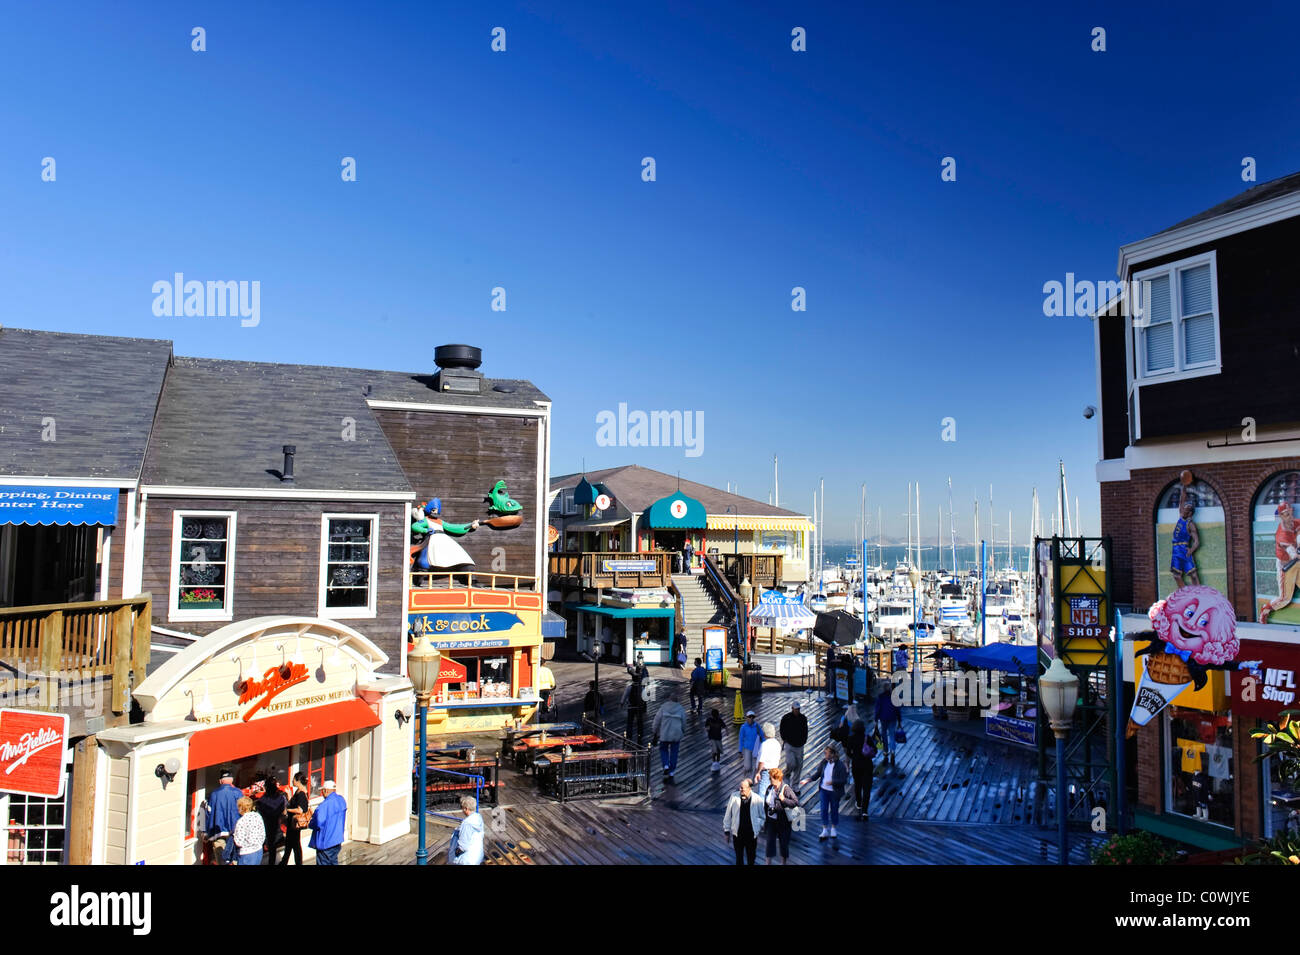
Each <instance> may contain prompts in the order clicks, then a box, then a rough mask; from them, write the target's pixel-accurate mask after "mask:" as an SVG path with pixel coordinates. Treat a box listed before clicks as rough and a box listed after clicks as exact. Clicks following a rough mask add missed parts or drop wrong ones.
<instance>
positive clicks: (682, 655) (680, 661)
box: [673, 633, 686, 670]
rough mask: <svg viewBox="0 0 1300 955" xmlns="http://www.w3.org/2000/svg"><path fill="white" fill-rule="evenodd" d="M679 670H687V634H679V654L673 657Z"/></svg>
mask: <svg viewBox="0 0 1300 955" xmlns="http://www.w3.org/2000/svg"><path fill="white" fill-rule="evenodd" d="M673 659H674V662H675V663H676V665H677V669H679V670H685V669H686V634H684V633H679V634H677V652H676V654H675V655H674V657H673Z"/></svg>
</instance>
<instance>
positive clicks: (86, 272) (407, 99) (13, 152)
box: [0, 3, 1300, 541]
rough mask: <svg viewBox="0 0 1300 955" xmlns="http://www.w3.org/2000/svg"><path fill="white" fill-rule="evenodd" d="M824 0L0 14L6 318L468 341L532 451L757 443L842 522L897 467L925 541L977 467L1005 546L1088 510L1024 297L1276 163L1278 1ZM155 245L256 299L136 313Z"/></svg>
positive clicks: (268, 347)
mask: <svg viewBox="0 0 1300 955" xmlns="http://www.w3.org/2000/svg"><path fill="white" fill-rule="evenodd" d="M548 6H553V7H555V8H556V9H548ZM844 6H847V5H840V4H824V5H820V6H819V7H817V8H816V9H813V10H809V9H808V8H807V7H806V6H805V5H803V4H789V5H768V4H753V3H744V4H742V3H726V4H714V5H710V6H709V7H707V8H705V7H704V6H703V5H699V4H694V3H682V4H662V5H659V4H654V5H635V4H577V3H574V4H555V5H540V4H539V5H529V4H505V3H484V4H467V5H459V6H458V8H455V9H452V8H451V7H452V5H432V4H428V5H426V4H393V5H386V4H375V5H353V4H346V5H345V4H331V3H314V4H310V5H308V4H294V5H268V4H211V5H208V4H189V3H173V4H163V3H157V4H147V3H140V4H130V5H113V6H111V7H110V6H108V5H79V4H70V5H67V6H66V7H64V8H61V10H60V13H59V14H58V16H54V17H52V16H51V15H50V12H49V11H48V10H47V9H45V8H42V7H40V6H39V5H36V6H32V5H27V6H11V7H10V8H9V10H8V11H7V12H6V14H5V23H4V29H3V30H2V31H0V79H3V83H2V84H0V105H2V106H3V109H2V110H0V115H3V116H4V117H5V130H4V136H3V140H2V143H3V145H0V214H2V215H3V221H4V225H3V227H0V280H2V281H3V283H4V287H5V290H6V307H5V309H4V311H3V317H2V318H0V321H2V322H3V323H4V324H6V325H11V326H18V327H30V328H46V329H55V330H63V331H78V332H88V333H96V334H118V335H132V336H141V337H157V338H170V339H172V340H174V341H175V347H176V351H177V353H178V354H184V355H200V356H211V357H223V358H242V359H257V360H275V361H288V362H304V363H320V364H342V365H360V366H373V367H383V368H398V369H410V370H424V369H429V368H431V367H432V353H433V348H434V346H435V345H438V344H441V343H444V342H455V341H466V342H469V343H472V344H478V345H480V346H481V347H482V348H483V350H484V371H485V372H486V373H487V374H489V375H493V376H500V377H524V378H529V379H531V380H532V381H534V382H535V383H536V384H537V385H538V386H539V387H541V388H542V389H543V390H544V391H546V392H547V393H548V394H549V395H550V396H551V397H552V398H553V399H554V402H555V405H554V424H555V437H554V444H553V457H552V463H553V468H554V470H555V472H556V473H560V472H565V471H571V470H577V469H578V468H579V467H580V465H581V464H582V462H584V461H585V464H586V467H587V468H588V469H596V468H599V467H605V466H611V465H616V464H622V463H640V464H644V465H646V466H649V467H656V468H660V469H662V470H666V471H677V470H680V471H681V472H682V475H683V477H689V478H692V479H695V480H699V481H703V482H706V483H710V484H716V485H718V486H725V485H726V484H727V483H728V482H732V483H734V484H737V485H738V487H739V490H740V492H741V493H745V494H748V495H750V496H753V497H757V498H760V499H764V500H765V499H767V496H768V494H769V492H770V490H771V472H772V456H773V454H777V455H779V456H780V459H781V491H782V493H781V503H782V504H783V505H787V506H792V507H795V508H797V509H799V510H808V509H810V508H811V506H812V495H813V490H814V488H815V487H816V483H817V480H818V479H819V478H822V477H824V478H825V479H826V488H827V501H828V504H827V517H828V533H829V536H831V537H840V536H842V537H848V536H850V535H851V533H852V531H853V519H854V517H855V515H856V513H857V508H858V501H859V487H860V485H861V484H862V483H863V482H865V483H866V484H867V486H868V498H869V509H870V510H871V512H872V515H873V517H872V526H871V527H870V528H869V530H870V532H871V533H872V534H873V535H874V533H875V526H874V520H875V519H874V514H875V509H876V506H877V505H880V506H881V507H882V508H883V510H884V513H885V521H884V529H885V532H886V534H888V535H891V536H903V535H905V530H904V521H903V517H902V512H903V511H904V509H905V506H906V497H907V483H908V481H912V480H915V481H919V482H920V484H921V489H922V501H921V503H922V508H923V517H922V530H923V533H925V534H927V535H929V534H932V533H933V530H934V527H935V522H936V517H937V515H936V507H937V506H938V505H940V504H943V505H944V506H945V507H946V503H947V490H946V483H945V482H946V478H947V477H948V476H949V475H951V476H952V478H953V485H954V489H955V493H954V496H955V498H956V506H957V514H958V517H957V527H958V532H959V534H961V535H962V536H965V537H969V536H970V534H971V501H972V498H973V496H974V495H975V494H976V493H978V494H979V496H980V499H981V511H982V512H983V513H984V514H985V515H986V514H987V512H986V508H987V495H988V486H989V484H992V485H993V494H994V511H995V513H996V514H998V518H997V520H998V523H999V525H1000V529H999V536H1000V537H1001V536H1003V535H1005V527H1004V526H1003V525H1005V521H1006V511H1007V509H1008V508H1014V512H1015V513H1014V518H1013V521H1014V523H1015V525H1016V527H1017V531H1016V537H1017V540H1021V541H1022V540H1023V539H1024V536H1023V535H1024V531H1025V530H1026V529H1027V526H1028V519H1029V506H1030V496H1031V488H1032V487H1033V486H1035V485H1036V486H1037V487H1038V488H1039V492H1040V495H1041V496H1043V497H1044V498H1045V499H1047V498H1050V497H1051V495H1052V493H1053V488H1054V487H1055V482H1056V462H1057V459H1058V457H1059V458H1062V459H1064V461H1065V465H1066V469H1067V473H1068V477H1069V482H1070V490H1071V496H1074V495H1076V494H1077V495H1078V497H1079V498H1080V503H1081V509H1082V513H1083V519H1084V527H1085V529H1086V530H1087V531H1089V532H1092V533H1096V532H1097V529H1098V527H1097V486H1096V483H1095V480H1094V475H1093V468H1094V465H1095V461H1096V457H1097V451H1096V448H1097V445H1096V424H1095V421H1096V419H1093V421H1086V420H1084V418H1083V416H1082V414H1081V410H1082V408H1083V406H1084V405H1087V404H1092V403H1095V402H1096V396H1095V378H1094V368H1093V359H1092V337H1091V332H1090V329H1089V326H1088V322H1087V320H1086V319H1080V318H1046V317H1044V315H1043V313H1042V303H1043V292H1042V287H1043V283H1045V282H1048V281H1051V280H1058V281H1064V279H1065V273H1066V272H1074V273H1075V274H1076V275H1077V276H1078V277H1080V278H1088V279H1091V280H1093V281H1098V280H1109V279H1113V278H1114V277H1115V261H1116V254H1117V249H1118V246H1119V245H1120V244H1122V243H1124V242H1128V241H1132V240H1134V239H1137V238H1141V237H1143V236H1146V235H1149V234H1151V233H1153V232H1156V231H1159V230H1161V229H1163V228H1165V227H1167V226H1169V225H1171V224H1173V223H1174V222H1176V221H1178V220H1180V219H1182V218H1184V217H1186V216H1188V215H1191V214H1193V213H1196V212H1199V211H1200V210H1202V209H1204V208H1206V207H1208V206H1210V205H1212V204H1214V203H1215V202H1218V201H1220V200H1222V199H1224V198H1227V197H1228V196H1230V195H1233V194H1235V193H1237V192H1239V191H1241V190H1242V189H1244V188H1246V186H1247V185H1248V184H1247V183H1243V182H1242V180H1241V177H1240V170H1241V160H1242V157H1244V156H1253V157H1255V158H1256V159H1257V162H1258V177H1259V181H1261V182H1262V181H1265V180H1268V179H1273V178H1276V177H1278V176H1282V175H1286V174H1287V173H1290V172H1293V171H1295V170H1296V169H1298V168H1300V130H1297V126H1296V123H1295V122H1294V120H1293V119H1291V117H1292V116H1293V115H1294V112H1295V108H1294V104H1295V100H1296V94H1297V85H1298V83H1300V81H1297V79H1296V78H1295V76H1294V70H1293V67H1292V63H1293V60H1294V56H1293V38H1294V36H1295V35H1296V32H1297V26H1300V11H1297V10H1296V9H1294V8H1288V7H1287V6H1284V5H1279V6H1277V7H1270V6H1269V5H1267V4H1261V5H1232V6H1220V7H1218V8H1216V7H1215V6H1213V5H1194V4H1193V5H1179V6H1178V7H1177V8H1176V13H1175V8H1173V7H1165V6H1163V5H1152V7H1151V8H1150V9H1149V10H1145V11H1143V10H1134V9H1133V7H1132V5H1129V4H1119V3H1101V4H1087V5H1079V6H1078V7H1077V8H1074V9H1066V8H1061V9H1058V8H1056V7H1055V6H1053V5H1041V4H1028V3H1026V4H1021V5H1016V4H1012V5H1002V6H1000V7H999V8H998V9H997V10H996V12H990V10H989V9H988V8H987V7H986V6H984V5H980V6H976V5H965V4H953V5H951V6H949V5H929V4H916V5H912V4H903V5H892V6H891V7H881V6H880V5H875V7H876V8H867V7H863V8H862V9H858V10H855V11H852V12H849V11H847V10H845V9H842V7H844ZM195 26H201V27H203V28H204V29H205V30H206V34H207V36H206V42H207V50H206V51H205V52H202V53H196V52H193V51H192V50H191V29H192V28H193V27H195ZM498 26H500V27H503V28H504V29H505V30H506V47H507V48H506V51H505V52H504V53H494V52H493V51H492V50H491V48H490V44H491V39H492V37H491V31H492V29H493V28H494V27H498ZM796 26H799V27H804V28H805V29H806V31H807V51H806V52H802V53H796V52H793V51H792V50H791V47H790V40H791V30H792V28H794V27H796ZM1096 26H1101V27H1103V28H1105V29H1106V31H1107V36H1106V44H1107V50H1106V52H1104V53H1095V52H1093V51H1092V50H1091V49H1090V43H1091V31H1092V29H1093V27H1096ZM46 156H50V157H54V159H55V160H56V163H57V179H56V181H55V182H43V181H42V180H41V161H42V159H43V158H44V157H46ZM345 156H351V157H354V158H355V159H356V162H357V181H356V182H348V183H345V182H343V181H342V180H341V177H340V163H341V160H342V158H343V157H345ZM644 156H653V157H654V158H655V161H656V166H657V169H656V172H657V180H656V181H655V182H643V181H642V179H641V159H642V157H644ZM945 156H952V157H954V158H955V159H956V161H957V180H956V181H955V182H942V181H941V179H940V162H941V160H942V158H943V157H945ZM178 271H179V272H183V273H185V275H186V277H187V278H190V279H199V280H249V281H251V280H257V281H259V282H260V283H261V321H260V324H259V325H258V326H257V327H256V328H243V327H241V326H240V323H239V321H238V320H237V319H230V318H168V317H162V318H160V317H156V316H155V315H154V314H153V312H152V308H151V306H152V303H153V294H152V291H151V288H152V285H153V283H154V282H155V281H158V280H160V279H163V280H169V279H170V278H171V276H172V274H173V273H174V272H178ZM496 286H501V287H503V288H505V289H506V303H507V308H506V311H504V312H495V311H493V310H492V309H491V302H492V296H491V290H492V289H493V288H494V287H496ZM795 286H802V287H803V288H805V289H806V290H807V311H806V312H792V311H791V308H790V301H791V289H792V288H793V287H795ZM87 373H88V374H89V375H93V369H87ZM106 399H107V400H111V396H106ZM619 402H626V403H627V404H628V407H629V408H630V409H633V410H635V409H642V410H647V411H648V410H658V409H665V410H673V409H676V410H682V411H692V412H694V413H697V414H698V413H701V412H702V413H703V416H704V443H703V446H702V449H703V453H702V454H701V455H700V456H698V457H687V456H686V455H685V454H684V449H682V448H625V447H624V448H620V447H600V446H598V445H597V443H596V415H597V414H598V413H599V412H600V411H602V410H606V409H610V410H613V409H616V408H617V406H618V404H619ZM945 417H952V418H954V419H955V420H956V428H957V440H956V441H953V442H945V441H943V440H941V430H942V424H941V422H942V420H943V419H944V418H945ZM1047 506H1048V505H1047V503H1046V501H1045V503H1044V507H1045V508H1046V507H1047ZM945 526H946V516H945ZM986 531H987V526H986Z"/></svg>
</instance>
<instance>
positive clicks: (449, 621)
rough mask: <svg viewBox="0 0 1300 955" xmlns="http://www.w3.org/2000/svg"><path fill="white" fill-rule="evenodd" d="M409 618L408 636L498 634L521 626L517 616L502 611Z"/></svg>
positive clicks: (421, 614) (411, 615) (435, 614)
mask: <svg viewBox="0 0 1300 955" xmlns="http://www.w3.org/2000/svg"><path fill="white" fill-rule="evenodd" d="M409 617H410V621H409V622H410V630H409V636H410V637H411V638H414V637H418V636H420V635H422V634H423V635H428V636H436V635H439V634H446V635H448V636H451V635H456V634H470V633H499V632H502V631H505V630H510V629H512V628H514V627H518V626H521V625H522V624H523V621H522V620H520V619H519V615H518V614H514V613H510V612H508V611H502V610H489V611H485V612H482V613H477V612H476V613H413V614H410V615H409Z"/></svg>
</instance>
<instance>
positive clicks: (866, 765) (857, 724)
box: [846, 719, 880, 819]
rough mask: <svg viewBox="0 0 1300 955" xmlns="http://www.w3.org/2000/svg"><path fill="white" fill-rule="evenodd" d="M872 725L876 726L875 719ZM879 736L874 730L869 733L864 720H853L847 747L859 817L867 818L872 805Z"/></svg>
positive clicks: (854, 798) (854, 799)
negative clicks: (872, 788)
mask: <svg viewBox="0 0 1300 955" xmlns="http://www.w3.org/2000/svg"><path fill="white" fill-rule="evenodd" d="M872 727H873V728H874V727H875V721H874V720H873V721H872ZM879 738H880V737H879V736H878V735H876V734H875V733H874V732H873V733H872V734H871V735H870V736H868V735H867V724H866V722H865V721H864V720H861V719H857V720H854V721H853V726H852V728H851V729H850V730H849V740H848V743H847V744H846V747H847V749H848V751H849V767H850V769H851V770H852V771H853V804H854V805H855V806H856V807H857V810H858V818H859V819H866V818H867V812H868V810H869V808H870V806H871V787H872V785H873V784H874V783H875V780H876V774H875V769H876V767H875V758H876V750H877V744H876V740H878V739H879Z"/></svg>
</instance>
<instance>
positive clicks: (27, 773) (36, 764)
mask: <svg viewBox="0 0 1300 955" xmlns="http://www.w3.org/2000/svg"><path fill="white" fill-rule="evenodd" d="M67 748H68V716H67V714H66V713H40V712H36V711H34V710H0V792H9V793H21V794H22V795H25V796H46V797H48V798H51V799H58V798H59V797H60V796H62V795H63V784H64V780H65V778H66V777H65V776H64V774H63V763H64V756H65V751H66V750H67Z"/></svg>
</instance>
